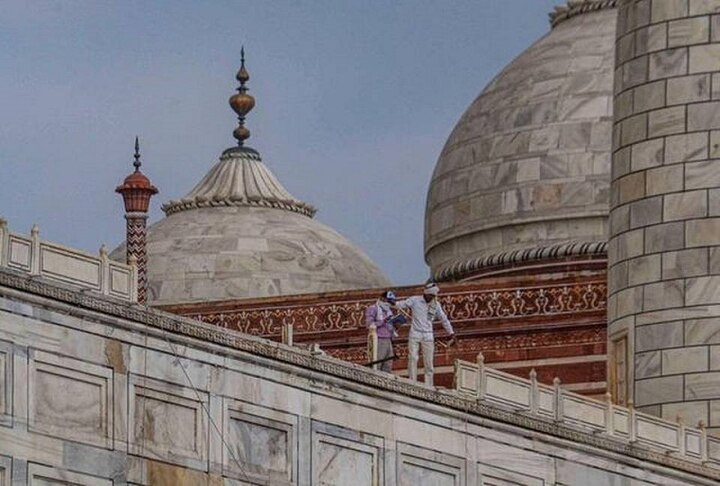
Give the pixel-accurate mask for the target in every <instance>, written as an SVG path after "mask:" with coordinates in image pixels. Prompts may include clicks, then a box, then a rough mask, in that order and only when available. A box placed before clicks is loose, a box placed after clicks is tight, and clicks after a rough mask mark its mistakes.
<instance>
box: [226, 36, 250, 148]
mask: <svg viewBox="0 0 720 486" xmlns="http://www.w3.org/2000/svg"><path fill="white" fill-rule="evenodd" d="M235 79H237V80H238V82H239V83H240V86H239V87H238V88H237V94H234V95H232V96H231V97H230V100H229V102H230V107H231V108H232V109H233V111H234V112H235V113H236V114H237V116H238V127H237V128H236V129H235V130H234V131H233V137H235V139H236V140H237V141H238V147H242V146H243V145H244V143H245V140H247V139H248V138H250V130H248V129H247V128H246V127H245V117H246V116H247V114H248V113H250V111H251V110H252V109H253V108H254V107H255V98H253V97H252V96H250V95H249V94H247V92H248V88H247V86H245V83H247V82H248V80H249V79H250V74H249V73H248V71H247V69H246V68H245V46H243V47H242V48H241V49H240V69H239V70H238V72H237V74H236V75H235Z"/></svg>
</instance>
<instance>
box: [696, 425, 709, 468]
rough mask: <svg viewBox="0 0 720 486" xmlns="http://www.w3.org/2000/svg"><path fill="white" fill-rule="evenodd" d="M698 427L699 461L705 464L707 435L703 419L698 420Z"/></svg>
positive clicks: (706, 459) (706, 458)
mask: <svg viewBox="0 0 720 486" xmlns="http://www.w3.org/2000/svg"><path fill="white" fill-rule="evenodd" d="M698 429H700V461H702V463H703V464H705V463H706V462H708V440H707V439H708V436H707V429H706V428H705V422H704V421H703V420H701V421H700V422H698Z"/></svg>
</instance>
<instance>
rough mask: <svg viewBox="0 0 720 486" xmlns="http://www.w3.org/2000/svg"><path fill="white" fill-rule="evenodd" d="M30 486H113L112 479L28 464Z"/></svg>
mask: <svg viewBox="0 0 720 486" xmlns="http://www.w3.org/2000/svg"><path fill="white" fill-rule="evenodd" d="M27 476H28V482H27V484H28V486H112V484H113V481H112V480H111V479H105V478H99V477H96V476H89V475H87V474H80V473H76V472H70V471H65V470H63V469H58V468H55V467H50V466H44V465H41V464H34V463H29V464H28V475H27Z"/></svg>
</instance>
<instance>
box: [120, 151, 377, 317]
mask: <svg viewBox="0 0 720 486" xmlns="http://www.w3.org/2000/svg"><path fill="white" fill-rule="evenodd" d="M163 210H164V211H165V213H166V217H165V218H163V219H161V220H160V221H158V222H157V223H154V224H153V225H151V226H150V227H149V228H148V230H147V255H148V261H147V279H148V302H149V303H150V304H153V305H168V304H182V303H191V302H208V301H220V300H229V299H238V298H255V297H270V296H279V295H294V294H304V293H319V292H328V291H336V290H351V289H363V288H376V287H384V286H388V285H390V281H389V280H388V279H387V278H386V277H385V275H384V274H383V273H382V271H381V270H380V269H379V268H378V267H377V266H376V265H375V264H374V263H373V262H372V261H371V260H370V258H369V257H368V256H367V255H366V254H365V253H364V252H363V251H362V250H361V249H360V248H358V247H357V246H355V245H354V244H353V243H352V242H350V241H349V240H347V239H346V238H345V237H343V236H342V235H340V234H339V233H337V232H336V231H334V230H333V229H332V228H329V227H328V226H326V225H324V224H322V223H320V222H319V221H316V220H315V219H313V215H314V214H315V208H314V207H312V206H311V205H309V204H307V203H305V202H303V201H300V200H299V199H297V198H295V197H294V196H293V195H292V194H290V193H289V192H288V191H287V189H285V187H284V186H283V185H282V184H281V183H280V181H279V180H278V179H277V178H276V177H275V175H274V174H273V173H272V172H271V171H270V169H269V168H268V167H267V166H266V165H265V164H264V163H263V161H262V159H261V157H260V155H259V154H258V153H257V152H256V151H255V150H253V149H251V148H248V147H236V148H231V149H228V150H226V151H225V152H223V154H222V155H221V157H220V160H219V162H218V163H217V164H215V166H213V167H212V168H211V169H210V171H209V172H208V173H207V174H206V175H205V177H203V179H202V180H201V181H200V183H198V184H197V185H196V186H195V188H194V189H193V190H191V191H190V192H189V193H188V194H187V196H185V197H183V198H182V199H180V200H176V201H169V202H168V203H166V204H165V205H163ZM124 254H125V245H124V244H123V245H121V246H120V247H118V248H117V249H116V250H115V251H114V252H113V254H112V256H113V257H114V258H118V259H122V257H123V255H124Z"/></svg>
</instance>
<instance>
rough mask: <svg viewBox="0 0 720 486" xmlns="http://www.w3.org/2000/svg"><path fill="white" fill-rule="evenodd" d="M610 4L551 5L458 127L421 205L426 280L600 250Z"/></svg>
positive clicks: (606, 167) (589, 0)
mask: <svg viewBox="0 0 720 486" xmlns="http://www.w3.org/2000/svg"><path fill="white" fill-rule="evenodd" d="M614 5H615V2H614V1H608V0H602V1H599V0H585V1H582V0H580V1H577V0H575V1H572V2H569V3H568V6H566V7H560V8H558V9H557V10H556V12H555V13H554V14H553V15H551V20H552V23H553V24H554V27H553V28H552V30H551V31H550V32H549V33H548V34H546V35H545V36H544V37H542V38H541V39H540V40H538V41H537V42H535V43H534V44H533V45H532V46H530V47H529V48H528V49H527V50H526V51H524V52H523V53H522V54H520V56H518V57H517V58H516V59H515V60H514V61H513V62H512V63H510V65H508V66H507V67H506V68H505V69H504V70H503V71H502V72H500V74H498V75H497V76H496V77H495V79H493V81H492V82H490V84H489V85H488V86H487V87H486V88H485V89H484V90H483V91H482V92H481V93H480V95H479V96H478V97H477V98H476V99H475V101H474V102H473V103H472V104H471V105H470V107H469V108H468V109H467V111H466V112H465V113H464V114H463V116H462V118H461V119H460V121H459V122H458V123H457V125H456V126H455V129H454V130H453V132H452V134H451V135H450V137H449V139H448V140H447V143H446V144H445V147H444V148H443V150H442V153H441V155H440V158H439V160H438V162H437V165H436V167H435V171H434V173H433V176H432V181H431V183H430V188H429V191H428V197H427V204H426V214H425V257H426V261H427V262H428V264H429V265H430V267H431V272H432V275H433V277H434V278H436V279H439V280H448V279H456V278H461V277H462V276H463V274H467V273H470V272H473V271H477V270H479V269H481V268H482V267H483V266H488V265H493V264H497V263H499V262H506V261H508V258H506V257H507V256H508V255H511V256H513V258H514V257H518V256H522V258H525V257H527V255H529V254H530V253H532V254H533V255H536V256H538V257H541V256H543V255H544V256H546V257H547V256H550V257H551V256H552V255H557V254H558V253H562V252H567V251H572V252H578V251H598V250H603V249H604V245H605V243H604V242H605V240H606V239H607V220H608V193H609V183H610V174H609V173H610V152H611V131H612V88H613V62H614V45H615V44H614V37H615V22H616V10H615V8H613V7H614ZM568 248H571V250H568ZM523 255H524V256H523ZM518 258H520V257H518Z"/></svg>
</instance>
